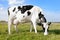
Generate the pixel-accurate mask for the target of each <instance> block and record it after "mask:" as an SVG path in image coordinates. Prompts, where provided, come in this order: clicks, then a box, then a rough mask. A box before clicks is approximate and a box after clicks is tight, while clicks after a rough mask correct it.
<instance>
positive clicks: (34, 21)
mask: <svg viewBox="0 0 60 40" xmlns="http://www.w3.org/2000/svg"><path fill="white" fill-rule="evenodd" d="M32 24H33V27H34V30H35V33H37V29H36V20H32Z"/></svg>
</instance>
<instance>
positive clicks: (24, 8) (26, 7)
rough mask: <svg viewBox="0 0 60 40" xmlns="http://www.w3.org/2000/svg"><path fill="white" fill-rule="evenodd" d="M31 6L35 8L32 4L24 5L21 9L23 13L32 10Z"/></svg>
mask: <svg viewBox="0 0 60 40" xmlns="http://www.w3.org/2000/svg"><path fill="white" fill-rule="evenodd" d="M31 8H33V6H32V5H26V6H23V7H22V9H21V13H22V14H24V12H25V11H27V10H30V9H31Z"/></svg>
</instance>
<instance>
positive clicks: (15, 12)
mask: <svg viewBox="0 0 60 40" xmlns="http://www.w3.org/2000/svg"><path fill="white" fill-rule="evenodd" d="M27 21H29V22H31V25H32V26H33V27H34V30H35V33H37V29H36V24H37V22H39V24H40V23H41V24H42V27H43V30H44V35H47V34H48V22H47V20H46V18H45V17H44V15H43V10H42V9H41V8H40V7H38V6H33V5H23V6H13V7H10V8H8V32H9V34H11V32H10V27H11V24H14V27H15V30H16V31H18V30H17V28H16V26H17V25H18V23H21V22H27ZM32 26H31V28H30V32H31V31H32Z"/></svg>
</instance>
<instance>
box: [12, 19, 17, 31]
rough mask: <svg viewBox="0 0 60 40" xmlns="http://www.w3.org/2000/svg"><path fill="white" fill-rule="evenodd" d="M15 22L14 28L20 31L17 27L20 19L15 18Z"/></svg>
mask: <svg viewBox="0 0 60 40" xmlns="http://www.w3.org/2000/svg"><path fill="white" fill-rule="evenodd" d="M13 24H14V28H15V30H16V32H18V29H17V25H18V20H17V19H15V20H14V22H13Z"/></svg>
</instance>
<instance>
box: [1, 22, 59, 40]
mask: <svg viewBox="0 0 60 40" xmlns="http://www.w3.org/2000/svg"><path fill="white" fill-rule="evenodd" d="M30 26H31V25H30V23H21V24H19V25H18V26H17V28H18V33H17V32H16V31H15V29H14V27H13V25H12V27H11V35H9V34H8V25H7V23H4V22H3V23H2V22H0V40H60V23H52V24H51V25H50V27H49V34H48V35H47V36H44V34H43V30H42V27H41V26H38V25H37V31H38V33H37V34H36V33H35V32H34V29H33V31H32V32H30Z"/></svg>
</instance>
